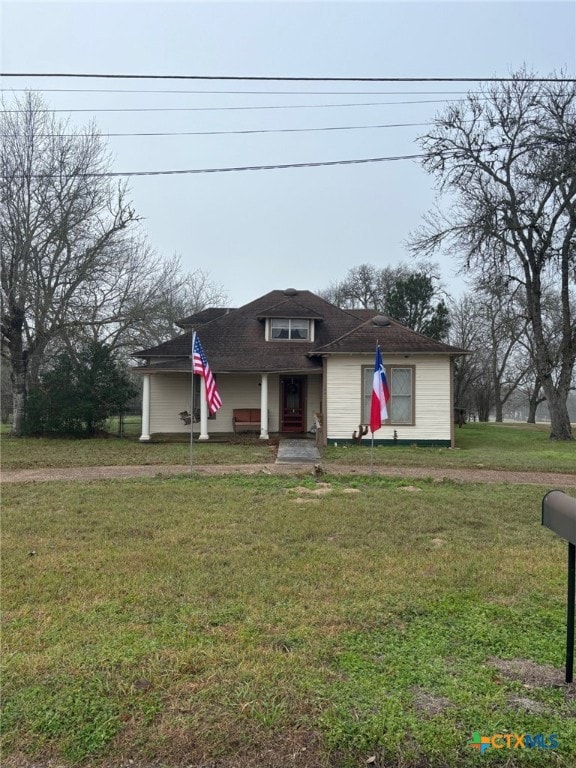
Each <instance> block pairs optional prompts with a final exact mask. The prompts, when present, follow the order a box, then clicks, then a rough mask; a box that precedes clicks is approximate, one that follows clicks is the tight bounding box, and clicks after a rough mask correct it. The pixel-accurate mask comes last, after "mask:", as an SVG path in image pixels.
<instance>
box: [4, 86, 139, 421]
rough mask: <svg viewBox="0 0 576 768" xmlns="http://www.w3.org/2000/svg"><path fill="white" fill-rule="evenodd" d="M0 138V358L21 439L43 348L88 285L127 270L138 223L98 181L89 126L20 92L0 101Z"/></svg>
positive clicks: (102, 157) (104, 165)
mask: <svg viewBox="0 0 576 768" xmlns="http://www.w3.org/2000/svg"><path fill="white" fill-rule="evenodd" d="M0 132H1V137H2V144H1V149H0V248H1V285H2V353H3V355H5V356H7V357H8V359H9V361H10V364H11V375H12V390H13V403H14V407H13V433H14V434H20V433H21V427H22V418H23V415H24V409H25V402H26V393H27V389H28V384H29V381H30V378H31V377H32V378H34V377H35V376H36V375H37V372H38V369H39V366H40V363H41V360H42V357H43V354H44V352H45V350H46V348H47V347H48V345H49V344H50V343H51V342H52V341H53V340H54V339H56V338H59V337H61V336H62V335H63V333H64V332H65V331H66V330H69V329H70V327H71V326H72V325H77V324H78V323H79V322H81V320H82V318H81V315H82V312H84V311H85V308H86V306H87V304H88V303H89V302H90V300H91V296H92V291H93V286H97V285H100V284H102V283H103V282H105V281H106V279H107V277H109V276H110V275H111V274H113V273H115V272H116V273H117V272H118V269H119V263H120V262H121V261H123V262H124V263H126V254H129V253H130V248H131V244H130V236H129V233H130V231H131V228H132V226H133V225H134V223H135V222H136V221H137V217H136V214H135V212H134V210H133V208H132V206H131V204H130V203H129V202H128V200H127V190H126V187H125V185H124V184H118V185H114V184H113V183H112V182H111V181H110V180H109V179H108V178H106V177H105V176H103V175H102V174H104V173H105V172H106V171H107V169H108V162H109V160H108V156H107V154H106V150H105V145H104V143H103V141H102V138H101V137H100V136H99V134H98V133H97V131H96V130H95V128H94V127H93V126H89V127H88V128H87V129H85V130H82V131H81V132H79V131H74V130H72V129H71V128H70V127H69V126H68V124H67V123H63V122H62V121H58V120H57V119H56V118H55V117H54V115H53V114H52V113H50V112H49V111H48V110H47V108H46V105H45V104H44V102H43V101H42V100H41V99H40V98H39V97H38V96H36V95H33V94H27V95H26V96H25V97H24V98H23V99H22V100H16V101H15V102H14V103H13V104H11V105H9V106H8V105H6V104H3V112H2V113H1V114H0ZM79 314H80V317H79Z"/></svg>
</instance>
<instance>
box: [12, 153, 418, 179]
mask: <svg viewBox="0 0 576 768" xmlns="http://www.w3.org/2000/svg"><path fill="white" fill-rule="evenodd" d="M423 157H425V155H398V156H396V157H367V158H364V159H360V160H328V161H325V162H317V163H283V164H278V165H244V166H236V167H231V168H189V169H185V170H174V171H110V172H106V173H78V174H71V175H66V174H62V175H60V174H59V175H58V178H62V179H66V178H79V177H80V178H85V179H88V178H89V179H92V178H98V179H103V178H116V177H118V176H128V177H130V176H184V175H189V174H198V173H234V172H237V171H275V170H281V169H285V168H319V167H320V166H330V165H358V164H363V163H384V162H392V161H395V160H419V159H422V158H423ZM0 178H6V177H0ZM30 178H33V179H46V178H54V177H53V176H52V174H43V173H39V174H31V176H30Z"/></svg>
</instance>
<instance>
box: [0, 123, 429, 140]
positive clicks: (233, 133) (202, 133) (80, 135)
mask: <svg viewBox="0 0 576 768" xmlns="http://www.w3.org/2000/svg"><path fill="white" fill-rule="evenodd" d="M428 125H430V123H386V124H384V125H331V126H324V127H323V128H254V129H247V130H242V131H173V132H160V131H158V132H154V131H146V132H134V133H108V132H107V131H106V132H102V133H100V134H99V135H101V136H102V138H118V137H128V136H130V137H131V136H136V137H140V136H236V135H243V134H253V133H257V134H258V133H305V132H310V131H364V130H371V129H372V128H416V127H419V128H421V127H425V126H428ZM3 135H4V136H11V137H15V136H17V135H19V134H3ZM36 135H37V136H38V138H41V139H54V138H60V137H62V138H73V137H75V136H76V137H78V138H87V137H88V136H91V134H88V133H38V134H36Z"/></svg>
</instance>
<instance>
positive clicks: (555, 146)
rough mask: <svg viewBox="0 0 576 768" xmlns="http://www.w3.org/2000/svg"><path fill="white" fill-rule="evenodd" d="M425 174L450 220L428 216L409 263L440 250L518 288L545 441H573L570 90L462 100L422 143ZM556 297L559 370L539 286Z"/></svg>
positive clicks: (557, 86)
mask: <svg viewBox="0 0 576 768" xmlns="http://www.w3.org/2000/svg"><path fill="white" fill-rule="evenodd" d="M421 145H422V148H423V150H424V153H425V159H424V161H423V164H424V167H425V168H426V169H427V170H428V171H429V172H430V173H431V174H432V175H434V176H435V177H436V179H437V183H438V191H439V193H440V195H442V194H443V193H451V195H453V196H455V198H454V197H452V198H451V207H450V210H449V213H448V214H446V215H445V214H443V213H442V211H441V210H437V211H435V212H434V213H433V214H429V215H428V216H427V217H426V218H425V222H424V225H423V227H422V228H421V230H420V231H419V232H418V233H417V234H416V235H415V236H414V238H413V239H412V243H411V247H412V249H413V250H414V252H415V253H418V254H421V253H422V252H424V253H426V254H429V255H430V254H432V253H434V252H435V250H436V249H437V248H439V247H441V246H445V247H447V248H448V250H449V251H451V252H453V253H455V254H457V255H458V257H459V258H460V259H461V260H462V263H463V266H464V268H465V269H471V270H475V271H476V272H477V273H479V274H480V275H481V276H482V279H483V280H484V281H488V282H498V283H500V284H504V285H509V286H513V285H520V286H521V287H522V289H523V291H524V294H525V302H526V310H527V316H528V320H529V323H530V328H531V336H532V339H533V350H534V352H533V355H534V358H533V359H534V366H535V369H536V372H537V374H538V377H539V379H540V381H541V384H542V389H543V391H544V394H545V396H546V399H547V401H548V407H549V410H550V417H551V434H550V437H551V438H553V439H558V440H567V439H572V431H571V426H570V418H569V414H568V409H567V398H568V393H569V389H570V383H571V379H572V372H573V369H574V364H575V361H576V318H575V314H574V307H573V302H572V301H571V297H570V286H571V285H574V283H575V282H576V253H575V250H576V82H574V81H570V82H561V81H556V82H548V83H537V82H534V81H530V80H527V76H526V73H524V72H521V73H519V75H518V76H517V77H515V78H514V80H513V81H512V82H509V83H505V84H500V85H498V86H490V87H487V88H485V89H483V90H482V91H481V92H476V93H474V94H469V95H468V97H467V98H466V99H465V100H464V101H463V102H462V103H459V104H457V105H455V106H451V107H449V108H448V109H447V110H446V111H445V113H444V114H443V115H441V116H439V117H437V118H436V119H435V121H434V127H433V128H432V130H431V131H430V132H429V133H427V134H426V135H425V136H423V137H422V138H421ZM548 283H553V284H554V285H556V286H557V290H558V294H559V297H560V310H561V316H562V323H561V327H562V335H561V339H560V344H559V348H558V354H559V357H558V360H559V364H558V366H557V365H556V361H555V354H553V353H552V350H551V349H550V344H549V339H548V338H547V334H546V330H545V322H544V315H545V312H544V309H543V306H542V296H543V286H544V285H546V284H548Z"/></svg>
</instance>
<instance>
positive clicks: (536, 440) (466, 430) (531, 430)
mask: <svg viewBox="0 0 576 768" xmlns="http://www.w3.org/2000/svg"><path fill="white" fill-rule="evenodd" d="M548 435H549V428H548V427H546V426H543V425H536V426H535V425H533V424H519V423H506V424H494V423H490V424H479V423H473V424H466V425H465V426H464V427H462V428H461V429H458V428H456V431H455V443H456V445H455V448H454V449H451V448H416V447H410V446H380V447H379V446H376V447H375V448H374V465H375V466H400V467H462V468H471V469H476V468H483V469H507V470H512V471H525V472H530V471H537V472H568V473H572V474H573V473H574V472H576V440H572V441H569V442H558V441H552V440H550V439H549V438H548ZM370 456H371V449H370V447H368V446H367V447H363V446H362V447H359V446H357V445H348V446H338V447H333V446H329V447H327V448H325V449H324V460H325V461H326V462H329V463H336V464H349V465H359V466H369V464H370Z"/></svg>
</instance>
